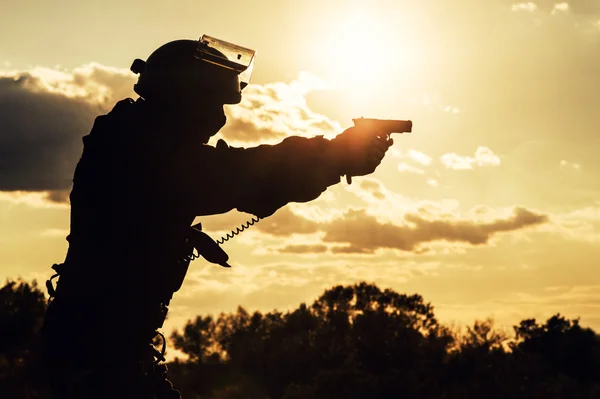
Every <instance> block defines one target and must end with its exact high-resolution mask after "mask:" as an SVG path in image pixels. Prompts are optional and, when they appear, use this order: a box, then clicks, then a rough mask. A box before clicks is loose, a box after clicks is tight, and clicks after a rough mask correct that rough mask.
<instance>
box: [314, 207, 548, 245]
mask: <svg viewBox="0 0 600 399" xmlns="http://www.w3.org/2000/svg"><path fill="white" fill-rule="evenodd" d="M404 220H405V221H406V222H408V223H409V224H408V225H396V224H391V223H380V222H379V221H377V219H376V218H375V217H373V216H370V215H367V213H366V212H365V211H364V210H359V211H349V212H347V213H346V214H345V215H344V217H343V218H340V219H338V220H335V221H334V222H332V223H330V224H329V225H328V226H327V228H326V232H325V236H324V238H323V240H324V241H325V242H337V243H339V242H345V243H348V244H349V245H350V247H353V248H359V249H362V250H367V251H370V252H374V251H375V250H377V249H379V248H392V249H399V250H402V251H414V250H418V249H419V246H420V245H421V244H424V243H429V242H433V241H447V242H462V243H467V244H471V245H482V244H487V243H488V242H489V240H490V239H491V238H492V237H493V236H494V235H495V234H496V233H499V232H508V231H514V230H520V229H522V228H525V227H529V226H535V225H539V224H543V223H546V222H548V217H547V216H546V215H541V214H536V213H533V212H531V211H529V210H527V209H524V208H515V209H514V211H513V215H512V216H511V217H509V218H506V219H497V220H494V221H492V222H484V223H477V222H473V221H469V220H427V219H424V218H423V217H421V216H419V215H416V214H407V215H405V216H404Z"/></svg>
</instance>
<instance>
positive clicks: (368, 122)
mask: <svg viewBox="0 0 600 399" xmlns="http://www.w3.org/2000/svg"><path fill="white" fill-rule="evenodd" d="M352 122H354V125H355V126H357V127H359V126H365V127H368V126H371V127H373V128H378V129H381V130H384V131H385V132H386V133H388V134H391V133H410V132H412V121H403V120H395V119H371V118H357V119H352Z"/></svg>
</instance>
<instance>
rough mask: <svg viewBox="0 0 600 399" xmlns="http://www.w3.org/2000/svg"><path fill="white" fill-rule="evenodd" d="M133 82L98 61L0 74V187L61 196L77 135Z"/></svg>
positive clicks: (67, 182) (72, 162) (78, 139)
mask: <svg viewBox="0 0 600 399" xmlns="http://www.w3.org/2000/svg"><path fill="white" fill-rule="evenodd" d="M132 83H133V78H132V77H131V76H130V75H129V74H128V73H127V72H125V71H123V70H120V69H117V68H108V67H104V66H100V65H98V64H88V65H85V66H83V67H80V68H76V69H74V70H73V71H72V72H70V73H68V72H64V71H59V70H52V69H47V68H39V67H38V68H33V69H31V70H29V71H8V72H7V71H5V72H0V191H19V190H20V191H52V193H51V194H50V195H49V196H48V197H49V198H48V199H50V200H53V201H64V200H66V196H65V194H64V191H66V190H69V189H70V187H71V180H72V176H73V171H74V168H75V165H76V163H77V160H78V159H79V156H80V154H81V149H82V142H81V138H82V137H83V136H84V135H86V134H87V133H88V132H89V130H90V128H91V126H92V123H93V120H94V118H95V117H96V116H97V115H98V114H100V113H104V112H106V111H107V110H108V109H109V107H110V106H111V105H112V104H111V103H112V101H114V100H115V99H116V98H118V97H117V96H122V95H124V94H125V93H127V92H128V90H127V85H128V84H129V85H130V86H131V85H132ZM61 192H62V193H61Z"/></svg>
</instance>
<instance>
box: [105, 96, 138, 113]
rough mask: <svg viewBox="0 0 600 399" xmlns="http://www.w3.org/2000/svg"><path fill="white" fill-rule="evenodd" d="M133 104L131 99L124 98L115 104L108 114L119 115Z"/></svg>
mask: <svg viewBox="0 0 600 399" xmlns="http://www.w3.org/2000/svg"><path fill="white" fill-rule="evenodd" d="M134 103H135V102H134V101H133V99H131V98H126V99H123V100H121V101H119V102H117V103H116V104H115V106H114V107H113V109H112V110H111V111H110V112H109V114H112V113H121V112H124V111H126V110H127V109H128V108H129V107H130V106H131V105H132V104H134Z"/></svg>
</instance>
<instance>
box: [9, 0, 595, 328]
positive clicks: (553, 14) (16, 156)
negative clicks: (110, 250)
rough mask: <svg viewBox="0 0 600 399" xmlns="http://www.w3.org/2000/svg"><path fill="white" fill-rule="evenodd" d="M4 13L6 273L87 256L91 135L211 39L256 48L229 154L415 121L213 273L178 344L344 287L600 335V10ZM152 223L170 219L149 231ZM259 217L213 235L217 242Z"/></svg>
mask: <svg viewBox="0 0 600 399" xmlns="http://www.w3.org/2000/svg"><path fill="white" fill-rule="evenodd" d="M1 9H2V12H0V265H1V268H0V277H1V278H2V279H6V278H15V277H17V276H22V277H24V278H26V279H33V278H36V279H38V280H39V281H41V282H43V281H44V280H45V279H47V278H48V277H49V276H50V275H51V270H50V266H51V265H52V264H53V263H56V262H61V261H62V260H63V259H64V254H65V252H66V249H67V245H66V244H67V243H66V241H65V237H66V235H67V234H68V228H69V207H68V203H67V202H65V200H66V194H68V192H69V190H70V184H71V178H72V174H73V169H74V167H75V164H76V162H77V160H78V159H79V156H80V154H81V149H82V142H81V137H82V136H84V135H86V134H88V132H89V130H90V128H91V126H92V123H93V120H94V118H95V117H96V116H97V115H100V114H102V113H105V112H107V111H109V110H110V109H111V108H112V106H113V105H114V103H115V102H116V101H118V100H119V99H122V98H125V97H132V98H136V96H135V93H134V92H133V90H132V86H133V84H134V82H135V75H133V74H132V73H130V72H129V66H130V65H131V62H132V61H133V59H135V58H142V59H146V58H147V57H148V55H149V54H150V53H151V52H152V51H153V50H154V49H155V48H157V47H158V46H160V45H162V44H164V43H166V42H168V41H170V40H174V39H179V38H191V39H197V38H198V37H200V36H201V35H202V34H208V35H211V36H214V37H217V38H220V39H223V40H227V41H231V42H233V43H236V44H239V45H242V46H245V47H250V48H253V49H256V50H257V58H256V64H255V67H254V75H253V78H252V82H251V85H250V86H249V87H248V88H246V89H245V90H244V100H243V101H242V103H241V104H239V105H236V106H228V108H227V114H228V124H227V125H226V127H225V128H224V129H223V130H222V132H221V133H220V134H219V135H218V136H216V137H215V141H216V139H218V138H224V139H225V140H226V141H227V142H228V143H229V144H230V145H234V146H243V147H250V146H255V145H257V144H259V143H276V142H279V141H281V140H282V139H283V138H284V137H285V136H289V135H301V136H314V135H320V134H324V135H326V136H327V137H333V136H334V135H335V134H336V133H339V132H341V131H342V130H343V129H345V128H347V127H349V126H351V125H352V118H357V117H360V116H364V117H371V118H394V119H411V120H412V121H413V123H414V128H413V133H411V134H405V135H395V136H394V140H395V144H394V146H393V147H392V148H391V149H390V151H389V152H388V155H387V156H386V158H385V159H384V161H383V163H382V165H381V166H380V167H379V169H378V170H377V171H376V172H375V173H374V174H372V175H370V176H368V177H362V178H355V179H354V181H353V183H352V185H348V184H346V183H345V181H343V182H342V183H341V184H339V185H337V186H335V187H332V188H330V189H329V190H328V191H327V192H326V193H324V194H323V195H322V196H321V197H320V198H319V199H318V200H316V201H314V202H311V203H307V204H290V205H287V206H286V207H284V208H282V209H281V210H279V211H278V212H277V213H276V214H274V215H273V216H271V217H270V218H268V219H265V220H262V221H260V222H259V223H257V224H256V225H255V226H253V227H252V228H251V229H249V230H248V231H246V232H244V233H243V234H241V235H240V236H238V237H236V238H235V239H234V240H232V241H231V242H229V243H227V244H225V245H224V246H223V248H224V249H225V250H226V251H227V252H228V253H229V256H230V260H231V262H230V263H231V264H232V265H233V268H232V269H224V268H221V267H219V266H215V265H212V264H209V263H206V262H204V261H203V260H197V261H194V262H193V263H192V265H191V267H190V271H189V273H188V276H187V280H186V282H185V283H184V285H183V288H182V289H181V291H180V292H179V293H177V294H176V296H175V298H174V300H173V301H172V303H171V307H170V308H171V312H170V314H169V320H168V322H167V324H166V328H165V330H166V331H168V332H170V331H171V329H172V328H175V327H179V326H181V325H182V324H183V323H184V322H185V321H186V320H187V319H189V318H191V317H193V316H195V315H196V314H199V313H202V314H207V313H212V314H215V313H218V312H221V311H232V310H234V309H235V308H236V307H237V306H238V305H242V306H244V307H246V308H247V309H250V310H255V309H258V310H264V311H269V310H273V309H275V308H277V309H280V310H286V309H289V308H293V307H296V306H298V305H299V304H300V303H301V302H303V301H307V302H310V301H312V300H313V299H315V298H316V297H317V296H318V295H319V294H321V293H322V292H323V290H325V289H326V288H329V287H331V286H333V285H334V284H351V283H354V282H358V281H362V280H366V281H369V282H373V283H376V284H377V285H378V286H380V287H381V288H392V289H394V290H397V291H399V292H405V293H409V294H412V293H419V294H421V295H423V297H424V298H425V300H426V301H427V302H431V303H432V304H433V305H434V308H435V313H436V315H437V316H438V318H439V319H440V320H441V321H442V322H445V323H457V324H471V323H472V322H473V321H474V320H475V319H482V318H486V317H493V318H494V319H495V320H496V322H497V324H498V325H499V326H503V327H507V328H510V326H511V325H513V324H516V323H517V322H518V321H519V320H521V319H522V318H528V317H536V318H541V319H545V318H547V317H549V316H551V315H552V314H555V313H557V312H560V313H562V314H563V315H565V316H567V317H569V318H576V317H581V322H582V324H584V325H586V326H590V327H593V328H594V329H596V330H598V329H600V270H599V269H598V267H599V259H600V246H599V242H600V179H598V176H599V172H600V157H599V156H598V154H597V152H598V150H599V149H600V137H599V130H600V1H598V0H573V1H569V2H559V3H557V2H555V1H549V0H545V1H536V2H526V3H518V2H513V1H510V0H502V1H499V0H486V1H473V0H469V1H467V0H421V1H403V0H392V1H374V0H371V1H363V2H361V1H323V0H315V1H313V0H310V1H309V0H303V1H280V0H279V1H278V0H272V1H252V2H250V1H225V0H220V1H218V2H217V1H181V0H173V1H169V2H167V1H154V0H153V1H144V2H141V1H139V2H133V1H127V2H124V1H114V0H105V1H103V2H81V1H74V0H68V1H60V2H53V1H39V0H37V1H23V0H20V1H16V0H5V1H4V2H3V6H2V8H1ZM148 217H149V218H151V217H152V215H148ZM249 218H250V215H247V214H240V213H238V212H235V211H234V212H230V213H228V214H225V215H219V216H211V217H207V218H202V219H198V221H201V222H202V223H203V226H204V227H205V229H206V230H208V232H209V233H210V234H211V236H213V237H214V238H218V237H220V236H221V235H223V234H224V233H225V232H226V231H228V230H230V229H233V228H235V227H236V226H237V225H239V224H240V223H242V222H244V221H245V220H247V219H249Z"/></svg>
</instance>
